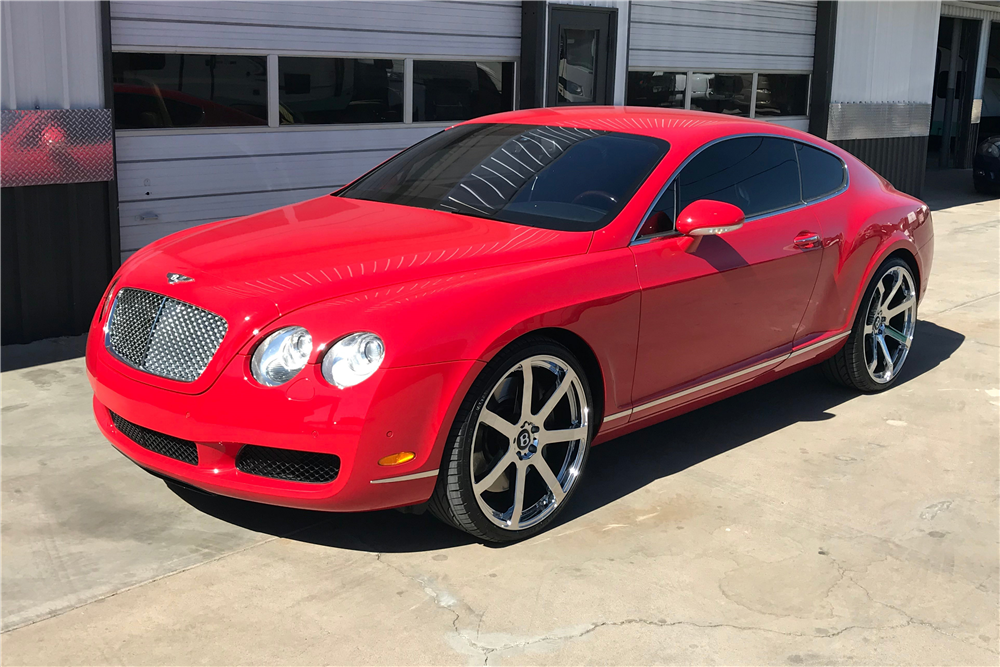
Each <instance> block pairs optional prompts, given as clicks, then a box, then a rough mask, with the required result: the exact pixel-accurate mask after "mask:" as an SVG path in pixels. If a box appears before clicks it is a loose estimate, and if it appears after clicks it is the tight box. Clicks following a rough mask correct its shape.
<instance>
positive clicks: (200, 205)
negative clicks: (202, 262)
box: [111, 1, 521, 256]
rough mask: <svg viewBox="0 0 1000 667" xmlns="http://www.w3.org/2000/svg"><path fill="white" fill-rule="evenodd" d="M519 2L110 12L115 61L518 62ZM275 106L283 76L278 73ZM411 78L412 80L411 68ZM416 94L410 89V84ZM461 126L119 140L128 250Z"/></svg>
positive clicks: (264, 203)
mask: <svg viewBox="0 0 1000 667" xmlns="http://www.w3.org/2000/svg"><path fill="white" fill-rule="evenodd" d="M520 11H521V10H520V3H519V2H510V1H507V2H496V3H477V2H448V3H445V2H421V3H414V2H377V3H376V2H298V3H296V2H282V3H257V2H226V3H217V2H180V3H177V2H112V3H111V18H112V20H111V28H112V45H113V48H114V50H115V51H133V52H167V53H169V52H173V53H208V54H215V53H239V54H248V55H250V54H257V55H267V56H270V57H271V58H273V59H274V60H273V62H274V65H273V66H274V67H275V68H276V66H277V64H276V63H277V58H276V57H275V56H280V55H289V56H302V55H308V56H333V57H336V56H341V57H376V56H377V57H382V58H404V59H407V58H409V59H412V58H415V57H416V58H435V59H445V60H446V59H465V60H474V59H478V60H507V61H509V60H515V59H516V57H517V56H518V55H519V51H520ZM270 76H271V78H272V79H273V82H272V84H271V85H272V86H273V87H274V94H275V95H277V74H276V72H271V73H270ZM407 77H412V67H411V66H409V65H408V69H407ZM408 85H410V86H412V84H408ZM450 124H451V123H394V124H384V125H360V126H359V125H339V126H337V125H325V126H324V125H312V126H301V127H289V126H278V124H277V117H276V114H275V115H274V116H273V117H272V123H271V125H272V126H271V127H265V128H204V129H201V128H197V129H181V128H177V129H169V130H120V131H118V133H117V139H118V169H119V173H120V183H121V188H120V202H121V234H122V241H121V249H122V254H123V256H127V255H129V254H131V253H132V252H134V251H135V250H137V249H138V248H140V247H142V246H143V245H146V244H147V243H149V242H151V241H153V240H155V239H157V238H160V237H162V236H164V235H166V234H169V233H172V232H175V231H179V230H182V229H186V228H188V227H190V226H193V225H196V224H199V223H202V222H207V221H210V220H217V219H220V218H227V217H235V216H240V215H247V214H250V213H255V212H258V211H262V210H267V209H269V208H273V207H276V206H282V205H285V204H289V203H293V202H296V201H301V200H303V199H307V198H309V197H313V196H319V195H321V194H324V193H327V192H330V191H332V190H335V189H336V188H338V187H339V186H341V185H344V184H345V183H347V182H349V181H350V180H352V179H353V178H355V177H356V176H358V175H360V174H362V173H364V172H365V171H366V170H368V169H370V168H372V167H374V166H376V165H377V164H379V163H380V162H382V161H383V160H385V159H387V158H388V157H391V156H392V155H393V154H395V153H397V152H398V151H400V150H401V149H403V148H406V147H407V146H409V145H411V144H413V143H416V142H417V141H419V140H421V139H423V138H425V137H427V136H429V135H430V134H433V133H434V132H437V131H439V130H440V129H441V128H443V127H446V126H448V125H450Z"/></svg>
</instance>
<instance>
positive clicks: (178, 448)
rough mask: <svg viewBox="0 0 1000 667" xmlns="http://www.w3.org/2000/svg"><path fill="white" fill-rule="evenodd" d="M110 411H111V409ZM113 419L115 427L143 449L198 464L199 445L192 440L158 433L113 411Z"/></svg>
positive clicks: (194, 464) (183, 461)
mask: <svg viewBox="0 0 1000 667" xmlns="http://www.w3.org/2000/svg"><path fill="white" fill-rule="evenodd" d="M108 412H111V411H110V410H109V411H108ZM111 421H112V422H114V425H115V428H116V429H118V431H119V432H120V433H121V434H122V435H124V436H125V437H126V438H128V439H129V440H131V441H132V442H134V443H135V444H137V445H139V446H140V447H142V448H143V449H148V450H149V451H151V452H154V453H156V454H160V455H161V456H166V457H169V458H172V459H174V460H176V461H181V462H182V463H190V464H191V465H193V466H196V465H198V446H197V445H195V444H194V443H193V442H191V441H190V440H181V439H180V438H175V437H173V436H172V435H166V434H164V433H158V432H157V431H153V430H152V429H148V428H145V427H143V426H139V425H138V424H133V423H132V422H130V421H128V420H127V419H125V418H124V417H119V416H118V415H116V414H115V413H113V412H111Z"/></svg>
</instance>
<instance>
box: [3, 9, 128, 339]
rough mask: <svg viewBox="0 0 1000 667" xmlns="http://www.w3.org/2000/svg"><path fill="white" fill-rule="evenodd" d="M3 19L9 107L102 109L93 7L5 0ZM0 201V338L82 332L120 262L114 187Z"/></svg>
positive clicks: (16, 195)
mask: <svg viewBox="0 0 1000 667" xmlns="http://www.w3.org/2000/svg"><path fill="white" fill-rule="evenodd" d="M0 23H2V29H3V35H2V38H0V41H2V48H0V83H2V85H0V106H2V108H3V109H4V110H5V111H15V110H26V111H31V110H44V109H103V108H105V106H106V105H105V81H104V49H103V44H102V31H101V26H102V16H101V9H100V4H99V3H98V2H92V1H80V2H37V1H35V2H9V1H6V0H5V1H4V2H2V3H0ZM5 122H6V121H5ZM36 147H37V146H32V147H31V148H36ZM5 148H6V147H5ZM20 148H22V147H21V146H17V147H16V148H14V150H17V149H20ZM109 154H110V153H109ZM0 200H2V202H0V203H2V213H0V227H2V242H0V247H2V253H3V256H2V260H0V267H2V273H3V276H2V280H0V283H2V288H3V289H2V316H0V322H2V325H3V326H2V334H0V342H2V343H3V344H4V345H7V344H10V343H27V342H30V341H33V340H38V339H41V338H50V337H53V336H63V335H74V334H80V333H83V332H84V331H86V329H87V326H88V324H89V322H90V318H91V316H92V315H93V313H94V309H95V308H96V306H97V304H98V302H99V301H100V298H101V295H102V294H103V292H104V288H105V287H106V286H107V283H108V280H110V278H111V275H112V273H113V270H114V267H115V266H116V262H117V258H118V250H117V229H116V224H117V223H116V216H115V214H114V206H115V201H114V200H115V197H114V187H113V183H108V182H87V183H65V182H61V183H59V184H45V185H32V186H19V187H4V188H2V191H0Z"/></svg>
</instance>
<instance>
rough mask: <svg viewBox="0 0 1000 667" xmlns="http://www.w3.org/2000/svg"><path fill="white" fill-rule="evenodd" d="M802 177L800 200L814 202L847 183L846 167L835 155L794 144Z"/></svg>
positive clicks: (804, 145)
mask: <svg viewBox="0 0 1000 667" xmlns="http://www.w3.org/2000/svg"><path fill="white" fill-rule="evenodd" d="M795 150H796V151H797V153H798V156H799V172H800V174H801V176H802V200H803V201H806V202H810V201H815V200H817V199H820V198H822V197H826V196H827V195H830V194H833V193H834V192H837V191H838V190H840V189H841V188H842V187H844V184H845V183H846V182H847V166H846V165H845V164H844V163H843V161H841V159H840V158H838V157H837V156H835V155H831V154H830V153H827V152H826V151H821V150H819V149H818V148H813V147H812V146H807V145H806V144H795Z"/></svg>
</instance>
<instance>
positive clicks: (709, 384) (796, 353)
mask: <svg viewBox="0 0 1000 667" xmlns="http://www.w3.org/2000/svg"><path fill="white" fill-rule="evenodd" d="M850 334H851V330H850V329H848V330H847V331H843V332H841V333H839V334H835V335H833V336H830V337H829V338H824V339H823V340H821V341H818V342H816V343H811V344H809V345H806V346H805V347H803V348H801V349H798V350H795V351H794V352H791V353H790V354H784V355H781V356H778V357H774V358H773V359H769V360H768V361H763V362H761V363H759V364H756V365H754V366H751V367H750V368H744V369H743V370H741V371H736V372H735V373H730V374H729V375H724V376H722V377H720V378H716V379H714V380H709V381H708V382H705V383H703V384H699V385H697V386H695V387H689V388H688V389H685V390H683V391H679V392H677V393H674V394H670V395H669V396H664V397H663V398H658V399H656V400H655V401H650V402H649V403H645V404H643V405H640V406H638V407H636V408H632V414H633V415H634V414H636V413H637V412H642V411H644V410H648V409H650V408H655V407H656V406H658V405H662V404H663V403H669V402H671V401H674V400H676V399H678V398H682V397H684V396H687V395H689V394H694V393H697V392H699V391H702V390H703V389H708V388H709V387H714V386H715V385H717V384H722V383H723V382H728V381H729V380H735V379H736V378H738V377H741V376H743V375H747V374H749V373H753V372H754V371H759V370H761V369H762V368H766V367H768V366H776V365H778V364H780V363H782V362H784V361H787V360H789V359H791V358H793V357H797V356H799V355H800V354H805V353H806V352H810V351H811V350H814V349H816V348H817V347H822V346H824V345H829V344H830V343H833V342H836V341H838V340H841V339H843V338H846V337H847V336H849V335H850ZM605 421H607V419H605Z"/></svg>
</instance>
